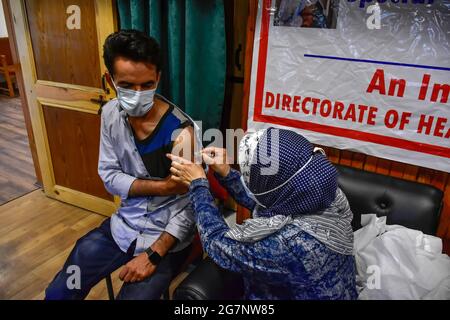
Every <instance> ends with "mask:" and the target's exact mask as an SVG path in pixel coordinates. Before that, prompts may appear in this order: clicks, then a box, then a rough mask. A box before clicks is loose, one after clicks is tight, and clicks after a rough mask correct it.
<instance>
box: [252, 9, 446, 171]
mask: <svg viewBox="0 0 450 320" xmlns="http://www.w3.org/2000/svg"><path fill="white" fill-rule="evenodd" d="M449 95H450V0H439V1H433V0H259V7H258V16H257V21H256V29H255V41H254V50H253V65H252V75H251V87H250V101H249V114H248V129H250V130H252V129H261V128H267V127H270V126H274V127H283V128H290V129H292V130H296V131H298V132H299V133H301V134H303V135H304V136H305V137H307V138H308V139H309V140H310V141H311V142H313V143H315V144H319V145H325V146H329V147H334V148H338V149H342V150H352V151H357V152H361V153H365V154H368V155H372V156H377V157H380V158H385V159H390V160H395V161H400V162H403V163H408V164H413V165H418V166H421V167H427V168H431V169H436V170H441V171H445V172H450V100H449V99H450V97H449Z"/></svg>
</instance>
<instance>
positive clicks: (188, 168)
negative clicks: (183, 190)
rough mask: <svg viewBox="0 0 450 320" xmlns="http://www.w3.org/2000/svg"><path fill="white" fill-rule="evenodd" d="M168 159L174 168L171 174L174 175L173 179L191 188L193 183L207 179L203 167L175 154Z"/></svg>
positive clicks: (169, 155) (168, 155)
mask: <svg viewBox="0 0 450 320" xmlns="http://www.w3.org/2000/svg"><path fill="white" fill-rule="evenodd" d="M167 157H168V158H169V159H170V160H172V167H171V168H170V172H171V173H172V179H174V180H177V181H180V182H182V183H184V184H186V185H187V186H189V185H190V184H191V183H192V181H194V180H197V179H200V178H205V179H206V173H205V170H203V168H202V166H201V165H198V164H194V163H192V162H191V161H188V160H186V159H184V158H181V157H177V156H175V155H173V154H167Z"/></svg>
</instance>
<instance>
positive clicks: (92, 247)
mask: <svg viewBox="0 0 450 320" xmlns="http://www.w3.org/2000/svg"><path fill="white" fill-rule="evenodd" d="M135 246H136V243H135V242H134V243H132V244H131V245H130V248H129V249H128V252H126V253H125V252H123V251H122V250H120V248H119V247H118V246H117V244H116V243H115V241H114V239H113V237H112V234H111V227H110V219H106V220H105V221H104V222H103V223H102V224H101V225H100V226H99V227H98V228H96V229H94V230H92V231H91V232H89V233H87V234H86V235H85V236H83V237H82V238H80V239H79V240H78V241H77V243H76V244H75V247H74V248H73V250H72V252H71V253H70V255H69V257H68V258H67V261H66V263H65V264H64V267H63V268H62V270H61V271H60V272H59V273H58V274H57V275H56V276H55V278H54V279H53V281H52V282H51V283H50V285H49V286H48V288H47V289H46V290H45V299H46V300H81V299H84V298H85V297H86V296H87V295H88V294H89V291H90V290H91V289H92V287H94V286H95V285H96V284H97V283H98V282H100V281H101V280H102V279H104V278H105V277H106V276H107V275H108V274H110V273H111V272H114V271H115V270H117V269H118V268H119V267H121V266H123V265H125V264H126V263H127V262H128V261H130V260H131V259H133V253H134V249H135ZM190 248H191V246H188V247H187V248H186V249H183V250H181V251H179V252H175V253H169V254H168V255H166V256H165V257H164V258H163V259H162V260H161V263H160V264H159V265H158V267H157V268H156V270H155V272H154V273H153V274H152V275H151V276H150V277H148V278H147V279H145V280H143V281H141V282H135V283H124V284H123V286H122V289H121V290H120V292H119V294H118V296H117V299H121V300H131V299H135V300H156V299H159V298H160V297H161V294H163V293H164V292H165V291H166V290H167V288H168V287H169V285H170V282H171V281H172V279H173V278H174V277H175V276H176V273H177V272H178V271H179V268H180V266H181V265H182V264H183V262H184V261H185V260H186V259H187V257H188V255H189V252H190ZM71 266H76V267H79V269H78V270H79V271H80V277H79V280H80V281H79V284H80V288H79V289H77V288H74V289H71V288H69V285H68V282H69V284H75V283H76V281H75V282H74V281H72V280H73V276H74V275H75V272H74V271H73V267H72V268H71ZM68 280H69V281H68ZM70 287H73V286H70ZM75 287H76V286H75Z"/></svg>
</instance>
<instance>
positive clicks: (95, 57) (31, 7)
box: [25, 0, 101, 88]
mask: <svg viewBox="0 0 450 320" xmlns="http://www.w3.org/2000/svg"><path fill="white" fill-rule="evenodd" d="M25 3H26V9H27V12H28V14H27V16H28V18H29V21H28V22H29V27H30V34H31V41H32V43H33V51H34V59H35V65H36V73H37V78H38V80H44V81H52V82H58V83H67V84H74V85H82V86H87V87H94V88H100V87H101V78H100V77H101V73H100V61H99V59H100V57H99V54H98V42H97V29H96V25H95V24H96V17H95V3H94V1H92V0H58V1H55V0H26V1H25ZM71 5H78V6H79V7H80V10H81V29H80V30H68V28H67V26H66V21H67V18H68V17H69V14H67V13H66V11H67V8H68V7H69V6H71ZM49 44H51V45H49Z"/></svg>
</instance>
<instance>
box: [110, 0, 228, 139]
mask: <svg viewBox="0 0 450 320" xmlns="http://www.w3.org/2000/svg"><path fill="white" fill-rule="evenodd" d="M118 9H119V15H120V27H121V29H138V30H141V31H144V32H146V33H147V34H149V35H151V36H153V37H155V38H156V39H157V40H158V41H159V43H160V45H161V48H162V52H163V56H164V65H163V79H162V81H161V84H160V88H159V91H160V93H162V94H163V95H164V96H165V97H167V98H168V99H170V100H171V101H173V102H174V103H175V104H177V105H178V106H179V107H181V108H183V109H184V110H185V111H186V112H187V113H188V114H189V115H190V116H191V117H192V118H193V119H194V120H201V121H203V130H206V129H209V128H219V127H220V121H221V117H222V108H223V102H224V94H225V74H226V40H225V13H224V0H118Z"/></svg>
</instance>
